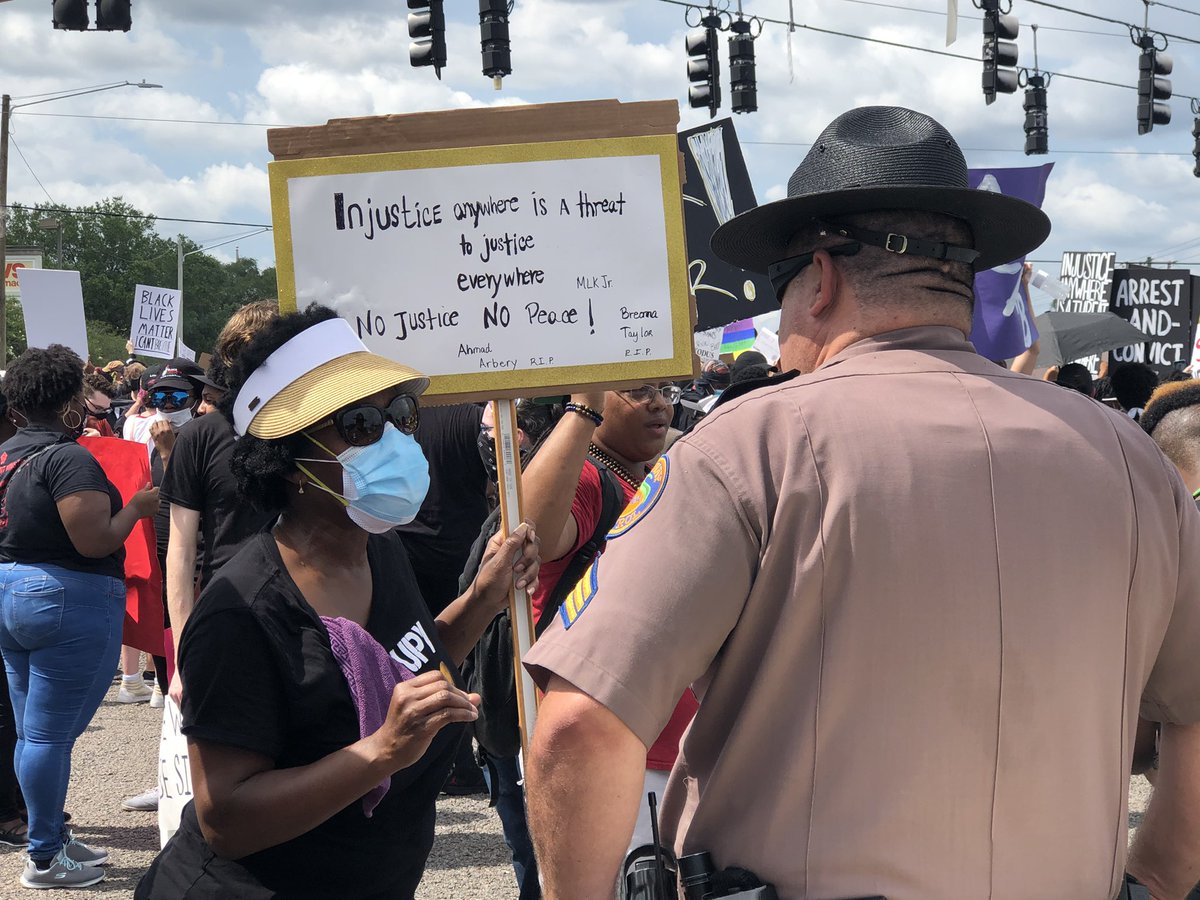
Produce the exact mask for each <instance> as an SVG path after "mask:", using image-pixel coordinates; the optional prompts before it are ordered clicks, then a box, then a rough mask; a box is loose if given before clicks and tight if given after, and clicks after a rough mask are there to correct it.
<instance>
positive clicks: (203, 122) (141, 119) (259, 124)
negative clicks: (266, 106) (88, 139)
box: [13, 111, 289, 128]
mask: <svg viewBox="0 0 1200 900" xmlns="http://www.w3.org/2000/svg"><path fill="white" fill-rule="evenodd" d="M13 115H14V116H15V115H22V116H44V117H46V118H50V119H109V120H112V121H116V122H167V123H170V124H173V125H248V126H252V127H254V128H287V127H289V126H287V125H282V124H279V123H271V122H227V121H222V120H220V119H161V118H153V117H151V116H100V115H95V114H92V113H55V112H24V111H21V112H17V111H14V112H13Z"/></svg>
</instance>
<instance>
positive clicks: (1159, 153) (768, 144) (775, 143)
mask: <svg viewBox="0 0 1200 900" xmlns="http://www.w3.org/2000/svg"><path fill="white" fill-rule="evenodd" d="M740 143H742V144H745V145H753V146H759V147H811V146H812V144H811V143H804V142H803V141H740ZM962 151H963V152H964V153H1024V152H1025V151H1024V150H1022V149H1021V148H1020V147H963V148H962ZM1054 152H1055V153H1063V154H1070V155H1075V154H1081V155H1082V154H1089V155H1096V156H1179V157H1190V156H1191V155H1192V154H1190V153H1168V152H1165V151H1147V152H1142V151H1140V150H1055V151H1054Z"/></svg>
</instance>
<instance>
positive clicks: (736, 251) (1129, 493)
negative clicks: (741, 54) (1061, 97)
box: [526, 107, 1200, 900]
mask: <svg viewBox="0 0 1200 900" xmlns="http://www.w3.org/2000/svg"><path fill="white" fill-rule="evenodd" d="M788 195H789V196H788V198H787V199H784V200H780V201H777V202H775V203H770V204H767V205H765V206H762V207H759V208H757V209H755V210H751V211H749V212H746V213H743V214H742V215H740V216H738V217H736V218H734V219H732V220H731V221H729V222H727V223H726V224H725V225H723V226H722V227H721V228H720V229H719V230H718V231H717V232H716V233H715V234H714V237H713V248H714V250H715V251H716V253H717V254H718V255H719V256H720V257H722V258H723V259H725V260H726V261H727V262H730V263H731V264H733V265H736V266H741V267H743V268H747V269H750V270H753V271H758V272H764V273H767V274H768V275H769V277H770V279H771V281H772V283H773V284H774V287H775V290H776V292H777V293H778V295H779V297H780V300H781V303H782V318H781V326H780V335H779V336H780V350H781V354H782V367H783V368H784V369H785V370H794V372H793V374H792V376H791V377H790V378H783V377H781V378H779V379H776V380H774V381H773V382H772V383H771V384H769V385H764V386H761V387H758V388H757V389H756V390H753V391H751V392H749V393H747V394H745V395H743V396H741V397H738V398H737V399H734V400H732V401H730V402H727V403H724V404H722V405H721V407H720V408H719V409H717V410H716V411H714V412H713V414H712V415H710V416H709V417H707V418H706V419H705V420H704V421H703V422H702V423H700V425H699V426H698V427H697V428H696V429H694V430H693V431H692V433H691V434H690V435H688V436H687V437H685V438H682V439H681V440H680V441H679V442H678V443H677V444H676V445H675V446H674V447H673V448H672V449H671V453H670V454H669V455H668V457H666V458H664V461H663V462H660V463H659V465H660V466H661V467H662V471H661V475H660V477H659V478H657V479H656V481H655V483H654V484H653V485H651V487H650V489H649V490H647V491H645V492H644V493H643V495H641V496H640V497H639V503H638V505H637V507H636V508H635V509H634V510H632V511H631V512H630V513H629V514H627V515H626V516H624V517H623V520H624V524H623V525H618V527H617V528H616V529H614V533H618V532H619V533H620V536H619V537H610V540H609V546H608V550H607V552H606V553H605V555H604V558H603V559H602V560H601V561H600V563H599V564H598V565H597V567H596V568H595V569H594V570H593V572H591V573H589V576H588V577H587V578H586V579H585V581H584V583H581V585H580V586H579V587H578V588H577V589H576V592H577V594H578V597H577V598H576V600H575V602H574V603H573V604H571V605H572V608H573V610H574V615H573V616H569V617H562V618H561V619H560V621H557V622H555V624H554V625H553V626H551V629H550V630H549V631H547V632H546V634H545V635H543V637H542V638H541V640H539V641H538V643H537V644H536V645H535V646H534V647H533V650H532V652H531V653H530V654H529V657H528V659H527V660H526V663H527V665H528V666H529V667H530V669H531V671H532V672H533V674H534V677H535V679H536V680H537V681H538V682H539V683H540V685H541V686H542V687H543V688H545V689H546V694H545V697H544V700H543V702H542V704H541V707H540V709H539V715H538V723H537V729H536V730H535V732H534V736H533V746H532V749H531V753H530V765H529V772H528V796H529V805H530V817H531V822H532V824H533V832H534V839H535V845H536V847H537V851H538V862H539V865H540V866H541V873H542V876H543V880H544V885H545V890H546V895H547V896H548V897H551V898H556V900H557V898H571V900H592V898H598V897H602V896H611V893H610V892H611V887H612V883H613V878H614V876H615V874H616V871H617V868H618V865H619V863H620V859H621V854H622V852H623V850H624V847H625V841H626V839H627V836H628V834H629V832H630V829H631V826H632V823H633V820H634V815H635V813H636V809H637V807H638V806H639V804H640V803H641V802H642V800H641V788H642V784H641V779H640V778H639V771H638V768H639V760H640V758H641V754H642V752H643V751H644V749H645V747H646V746H647V745H648V744H649V743H650V742H651V741H652V740H653V739H654V735H655V734H656V733H657V731H658V729H660V728H661V727H662V724H663V723H664V722H666V721H667V720H668V718H669V716H670V715H671V711H672V708H673V705H674V702H675V698H676V697H677V696H678V695H679V692H680V691H681V690H684V689H685V688H686V687H687V686H688V685H694V686H695V689H696V691H697V692H698V694H699V696H700V709H699V711H698V712H697V714H696V717H695V719H694V721H693V723H692V726H691V727H690V728H689V730H688V732H687V734H686V735H685V737H684V740H683V744H682V747H681V749H680V755H679V762H678V764H677V766H676V767H675V770H674V772H673V774H672V779H671V783H670V786H669V788H668V790H667V795H666V798H665V799H664V802H663V805H662V807H661V824H662V829H663V830H662V833H663V837H664V840H665V841H666V842H667V844H668V846H669V847H670V848H671V849H673V850H674V851H675V852H676V853H677V854H680V855H685V854H694V853H696V852H698V851H707V852H709V853H710V854H711V860H712V863H713V865H714V866H715V868H716V869H718V870H721V869H726V868H729V867H734V866H736V867H741V868H744V869H748V870H750V871H752V872H754V873H756V875H757V876H758V878H759V879H760V880H761V881H762V882H764V883H768V884H773V885H774V886H775V889H776V892H777V894H778V896H779V897H780V898H782V900H800V898H833V897H837V898H864V897H886V898H888V900H917V898H921V900H935V898H936V900H949V898H964V897H970V898H976V897H990V898H992V900H1016V898H1026V897H1055V898H1059V897H1061V898H1067V897H1070V898H1072V900H1111V898H1113V897H1117V896H1121V897H1128V896H1130V895H1131V892H1136V891H1139V890H1142V888H1141V887H1140V886H1139V885H1136V884H1133V883H1129V882H1127V881H1126V878H1125V863H1126V841H1127V829H1128V823H1127V820H1126V810H1127V798H1128V787H1129V770H1130V761H1131V753H1132V747H1133V741H1134V733H1135V730H1136V727H1137V719H1138V712H1139V707H1140V710H1141V713H1142V715H1144V716H1146V717H1147V718H1151V719H1154V720H1156V721H1161V722H1163V723H1164V725H1163V744H1162V754H1161V763H1160V766H1161V768H1160V771H1159V781H1158V785H1157V788H1156V791H1155V794H1154V799H1153V801H1152V803H1151V806H1150V810H1149V812H1148V813H1147V815H1146V818H1145V820H1144V822H1143V824H1142V826H1141V829H1140V831H1139V834H1138V838H1137V840H1136V842H1135V843H1134V847H1133V851H1132V854H1131V855H1130V859H1129V870H1130V872H1131V873H1132V875H1134V876H1136V877H1137V879H1139V880H1141V881H1143V882H1145V883H1146V884H1147V885H1149V888H1150V895H1151V896H1153V897H1161V898H1166V897H1182V896H1183V895H1184V894H1186V893H1187V892H1188V890H1190V888H1191V887H1192V885H1193V884H1195V882H1196V880H1197V872H1198V871H1200V818H1198V817H1197V816H1196V815H1195V810H1196V809H1198V808H1200V726H1198V725H1197V724H1196V723H1197V722H1198V721H1200V654H1197V653H1196V648H1197V646H1200V553H1197V552H1196V548H1197V546H1200V514H1198V513H1197V509H1196V506H1195V504H1194V503H1193V502H1192V499H1191V496H1190V494H1189V493H1188V492H1187V490H1186V489H1185V488H1184V485H1183V482H1182V481H1181V480H1180V478H1179V477H1178V474H1177V473H1176V472H1174V471H1173V469H1172V467H1171V466H1170V464H1169V463H1168V462H1167V461H1166V460H1165V459H1164V458H1163V456H1162V455H1161V453H1159V451H1158V449H1157V448H1156V447H1155V446H1154V444H1153V442H1152V441H1150V440H1149V439H1148V438H1147V436H1146V435H1145V434H1143V433H1142V432H1141V431H1140V429H1138V428H1137V427H1136V425H1135V424H1134V423H1132V422H1130V421H1129V420H1128V419H1127V418H1126V417H1123V416H1121V415H1120V414H1119V413H1115V412H1113V411H1111V410H1108V409H1106V408H1104V407H1103V406H1101V405H1099V404H1097V403H1095V402H1093V401H1092V400H1090V399H1088V398H1087V397H1083V396H1081V395H1080V394H1077V393H1075V392H1073V391H1064V390H1061V389H1060V388H1058V387H1057V386H1054V385H1051V384H1048V383H1046V382H1044V381H1040V380H1037V379H1032V378H1029V377H1026V376H1024V375H1020V374H1017V373H1013V372H1010V371H1008V370H1005V369H1002V368H1000V367H998V366H995V365H993V364H992V363H990V362H988V361H987V360H986V359H984V358H982V357H980V356H979V355H978V354H976V353H975V351H974V348H973V347H972V346H971V344H970V343H969V342H968V340H967V335H968V334H969V333H970V331H971V324H972V312H973V303H974V295H973V289H972V288H973V284H972V283H973V275H974V273H975V272H977V271H980V270H984V269H988V268H992V267H994V266H997V265H1002V264H1005V263H1008V262H1009V261H1011V260H1013V259H1019V258H1020V257H1022V256H1023V255H1025V254H1026V253H1028V252H1029V251H1031V250H1033V249H1034V248H1036V247H1037V246H1038V245H1039V244H1040V243H1041V242H1042V241H1043V240H1044V239H1045V238H1046V236H1047V234H1048V232H1049V228H1050V223H1049V220H1048V219H1047V217H1046V216H1045V215H1044V214H1043V213H1042V212H1041V211H1040V210H1038V209H1036V208H1035V207H1033V206H1031V205H1029V204H1025V203H1023V202H1021V201H1019V200H1015V199H1013V198H1009V197H1005V196H1003V195H1001V194H997V193H993V192H987V191H977V190H971V189H970V188H969V187H968V182H967V167H966V162H965V160H964V158H963V155H962V152H961V151H960V149H959V147H958V145H957V143H956V142H955V141H954V138H953V137H952V136H951V135H950V134H949V133H948V132H947V131H946V129H945V128H943V127H942V126H941V125H940V124H939V123H937V122H936V121H934V120H933V119H931V118H929V117H928V116H925V115H922V114H920V113H917V112H913V111H912V110H907V109H900V108H895V107H865V108H860V109H855V110H852V111H850V112H848V113H845V114H843V115H842V116H840V117H838V118H837V119H836V120H835V121H834V122H833V123H832V124H831V125H829V126H828V127H827V128H826V129H825V130H824V132H823V133H821V134H820V136H818V137H817V138H816V140H815V142H814V144H813V147H812V150H811V151H810V152H809V154H808V155H807V157H806V158H805V159H804V160H803V162H801V164H800V166H799V167H798V168H797V169H796V171H795V173H794V174H793V176H792V178H791V180H790V182H789V188H788ZM1064 519H1067V520H1070V521H1071V522H1072V523H1074V527H1073V528H1072V529H1071V531H1070V533H1069V534H1060V535H1058V536H1057V537H1058V539H1057V540H1054V541H1048V540H1046V536H1045V532H1044V529H1039V528H1037V527H1031V524H1030V523H1033V522H1039V521H1062V520H1064ZM543 537H545V532H543ZM1096 547H1103V548H1104V549H1105V552H1104V553H1096V552H1094V548H1096ZM1164 779H1165V782H1164ZM583 834H586V842H585V843H583V844H581V842H579V841H577V840H573V839H571V838H570V837H568V838H566V839H564V838H563V837H562V836H563V835H567V836H579V835H583ZM1051 836H1052V838H1051ZM691 862H694V860H693V861H691ZM1133 895H1134V896H1136V893H1134V894H1133Z"/></svg>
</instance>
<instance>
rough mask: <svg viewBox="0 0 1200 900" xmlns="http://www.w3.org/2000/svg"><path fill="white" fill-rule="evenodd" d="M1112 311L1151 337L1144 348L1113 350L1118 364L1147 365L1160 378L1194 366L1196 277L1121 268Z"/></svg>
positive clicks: (1115, 278) (1184, 272) (1115, 276)
mask: <svg viewBox="0 0 1200 900" xmlns="http://www.w3.org/2000/svg"><path fill="white" fill-rule="evenodd" d="M1110 308H1111V310H1112V311H1113V312H1114V313H1116V314H1117V315H1118V316H1120V317H1121V318H1122V319H1127V320H1128V321H1129V324H1131V325H1132V326H1133V327H1134V328H1136V329H1138V330H1139V331H1141V332H1143V333H1145V334H1146V335H1147V336H1148V337H1149V340H1147V341H1146V343H1144V344H1133V345H1131V346H1129V347H1120V348H1118V349H1116V350H1113V351H1112V360H1113V361H1114V362H1118V363H1122V362H1140V363H1145V364H1146V365H1148V366H1150V367H1151V368H1153V369H1154V370H1155V371H1156V372H1158V374H1159V375H1160V376H1163V375H1166V374H1168V373H1169V372H1170V371H1171V370H1172V369H1175V368H1178V367H1181V366H1186V365H1188V363H1190V362H1191V349H1192V322H1193V321H1194V318H1193V315H1192V275H1191V272H1189V271H1187V270H1186V269H1147V268H1143V267H1141V266H1131V267H1130V268H1128V269H1117V270H1116V272H1114V273H1113V283H1112V304H1111V307H1110Z"/></svg>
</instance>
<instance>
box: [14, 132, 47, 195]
mask: <svg viewBox="0 0 1200 900" xmlns="http://www.w3.org/2000/svg"><path fill="white" fill-rule="evenodd" d="M8 139H9V140H10V141H12V145H13V146H14V147H16V148H17V155H18V156H20V157H21V162H23V163H25V168H27V169H28V170H29V174H30V175H32V176H33V180H34V181H36V182H37V186H38V187H40V188H41V189H42V193H43V194H45V195H46V199H47V200H49V201H50V202H51V203H53V202H54V198H53V197H51V196H50V192H49V191H48V190H46V186H45V185H44V184H42V179H40V178H38V176H37V172H35V171H33V166H31V165H30V164H29V160H27V159H26V158H25V151H24V150H22V149H21V145H20V144H18V143H17V139H16V138H15V137H13V136H12V135H11V134H10V135H9V136H8Z"/></svg>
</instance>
